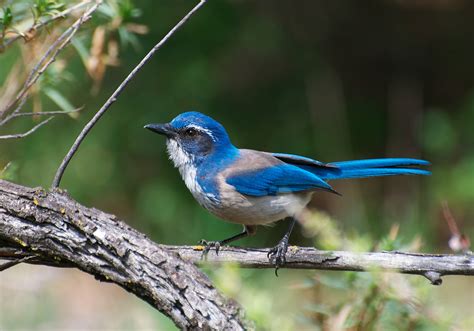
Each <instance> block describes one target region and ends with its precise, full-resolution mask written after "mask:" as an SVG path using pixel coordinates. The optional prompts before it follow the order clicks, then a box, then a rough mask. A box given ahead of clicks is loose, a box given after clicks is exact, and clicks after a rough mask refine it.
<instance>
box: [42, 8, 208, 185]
mask: <svg viewBox="0 0 474 331" xmlns="http://www.w3.org/2000/svg"><path fill="white" fill-rule="evenodd" d="M205 3H206V0H200V1H199V3H198V4H197V5H196V6H195V7H194V8H193V9H191V11H189V13H187V14H186V15H185V16H184V17H183V18H182V19H181V20H180V21H179V22H178V23H177V24H176V25H175V26H174V27H173V28H172V29H171V30H170V31H169V32H168V33H167V34H166V35H165V36H164V37H163V39H161V40H160V41H159V42H158V43H157V44H156V45H155V46H153V48H152V49H151V50H150V51H149V52H148V53H147V54H146V55H145V57H144V58H143V59H142V60H141V61H140V63H138V64H137V66H136V67H135V68H134V69H133V70H132V71H131V72H130V73H129V74H128V75H127V77H126V78H125V79H124V80H123V81H122V83H120V85H119V86H118V87H117V89H116V90H115V91H114V93H112V95H111V96H110V97H109V98H108V99H107V101H106V102H105V103H104V105H103V106H102V107H101V108H100V109H99V111H97V113H96V114H95V115H94V117H92V119H91V120H90V121H89V122H88V123H87V124H86V126H85V127H84V128H83V129H82V131H81V133H80V134H79V135H78V136H77V138H76V140H75V141H74V144H73V145H72V146H71V148H70V149H69V151H68V153H67V154H66V156H65V157H64V159H63V160H62V162H61V165H60V166H59V168H58V170H57V171H56V175H55V176H54V180H53V183H52V184H51V187H52V188H57V187H59V183H60V182H61V178H62V176H63V174H64V171H65V170H66V167H67V166H68V164H69V162H70V161H71V159H72V157H73V156H74V154H75V153H76V152H77V149H78V148H79V146H80V145H81V143H82V141H83V140H84V138H85V137H86V136H87V134H88V133H89V131H90V130H91V129H92V128H93V127H94V125H95V124H96V123H97V122H98V121H99V119H100V118H101V117H102V115H104V114H105V112H106V111H107V110H108V109H109V108H110V106H111V105H112V104H113V103H114V102H115V101H116V100H117V98H118V97H119V96H120V94H122V92H123V90H124V89H125V87H127V85H128V83H130V81H131V80H132V79H133V78H134V77H135V75H136V74H137V73H138V72H139V71H140V69H141V68H142V67H143V66H144V65H145V64H146V63H147V62H148V61H149V60H150V59H151V58H152V57H153V55H154V54H155V53H156V52H157V51H158V50H159V49H160V48H161V47H162V46H163V45H164V44H165V43H166V42H167V41H168V39H169V38H170V37H171V36H172V35H173V34H174V33H175V32H176V31H177V30H178V29H179V28H181V26H183V24H184V23H186V21H187V20H188V19H189V18H190V17H191V16H192V15H193V14H194V13H195V12H197V11H198V10H199V9H200V8H201V7H202V6H203V5H204V4H205Z"/></svg>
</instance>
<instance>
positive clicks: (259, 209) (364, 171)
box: [144, 111, 431, 275]
mask: <svg viewBox="0 0 474 331" xmlns="http://www.w3.org/2000/svg"><path fill="white" fill-rule="evenodd" d="M144 128H146V129H149V130H151V131H153V132H155V133H158V134H160V135H163V136H165V137H166V146H167V152H168V154H169V158H170V159H171V161H172V162H173V164H174V166H175V167H176V168H178V170H179V173H180V174H181V177H182V179H183V180H184V183H185V184H186V186H187V188H188V189H189V191H190V192H191V194H192V195H193V196H194V198H195V200H196V201H197V202H198V203H199V204H200V205H201V206H202V207H204V208H205V209H207V210H208V211H209V212H211V213H212V214H214V215H215V216H217V217H218V218H220V219H223V220H225V221H228V222H231V223H237V224H241V225H243V231H242V232H240V233H238V234H236V235H234V236H231V237H229V238H226V239H223V240H219V241H206V240H201V241H200V243H201V244H202V245H204V249H203V255H207V253H208V252H209V250H211V249H212V248H214V249H215V251H216V254H218V253H219V249H220V247H221V246H222V245H226V244H229V243H230V242H233V241H235V240H238V239H241V238H244V237H247V236H252V235H255V233H256V231H257V226H259V225H269V224H272V223H275V222H277V221H280V220H284V219H289V225H288V229H287V231H286V232H285V234H284V236H283V237H282V239H281V240H280V241H279V242H278V244H277V245H276V246H275V247H273V248H271V249H270V250H269V251H268V254H267V257H268V258H269V260H270V262H271V263H272V264H273V265H274V266H275V273H276V274H277V275H278V273H277V271H278V268H280V267H281V266H283V265H284V264H285V263H286V253H287V251H288V246H289V238H290V235H291V232H292V230H293V227H294V225H295V223H296V221H297V220H298V219H299V218H301V216H302V213H303V212H304V210H305V208H306V206H307V205H308V203H309V202H310V200H311V198H312V196H313V195H314V193H315V192H319V191H325V192H329V193H333V194H338V195H339V193H338V192H337V191H335V190H334V189H333V188H332V187H331V186H330V184H329V183H328V182H329V181H332V180H338V179H350V178H364V177H379V176H394V175H430V174H431V172H430V171H429V170H426V169H424V167H427V166H429V165H430V162H428V161H425V160H419V159H414V158H378V159H364V160H352V161H342V162H331V163H324V162H320V161H317V160H313V159H311V158H308V157H305V156H300V155H295V154H286V153H271V152H264V151H257V150H252V149H239V148H237V147H236V146H234V145H233V144H232V142H231V140H230V138H229V135H228V133H227V131H226V129H225V128H224V126H223V125H222V124H220V123H219V122H218V121H216V120H214V119H213V118H211V117H209V116H207V115H205V114H202V113H200V112H197V111H188V112H184V113H181V114H179V115H178V116H176V117H175V118H174V119H173V120H172V121H171V122H169V123H163V124H160V123H152V124H147V125H145V126H144Z"/></svg>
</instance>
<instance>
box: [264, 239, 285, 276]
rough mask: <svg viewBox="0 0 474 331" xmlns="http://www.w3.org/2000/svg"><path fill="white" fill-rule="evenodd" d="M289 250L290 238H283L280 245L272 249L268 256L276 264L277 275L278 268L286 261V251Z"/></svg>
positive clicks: (276, 274)
mask: <svg viewBox="0 0 474 331" xmlns="http://www.w3.org/2000/svg"><path fill="white" fill-rule="evenodd" d="M287 251H288V239H287V238H283V239H282V240H280V242H279V243H278V245H276V246H275V247H273V248H272V249H270V250H269V251H268V253H267V257H268V259H269V260H270V262H271V263H274V264H275V276H277V277H278V269H279V268H280V267H282V266H283V265H284V264H285V263H286V252H287Z"/></svg>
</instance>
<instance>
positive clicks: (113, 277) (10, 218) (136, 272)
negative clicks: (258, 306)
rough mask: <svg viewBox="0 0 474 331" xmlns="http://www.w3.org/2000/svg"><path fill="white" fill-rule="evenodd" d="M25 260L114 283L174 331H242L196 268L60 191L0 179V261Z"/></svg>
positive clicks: (232, 307)
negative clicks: (173, 325)
mask: <svg viewBox="0 0 474 331" xmlns="http://www.w3.org/2000/svg"><path fill="white" fill-rule="evenodd" d="M29 256H33V257H31V258H28V259H25V260H22V261H24V262H28V263H41V264H46V265H52V266H60V267H70V266H74V267H76V268H79V269H81V270H83V271H85V272H87V273H90V274H92V275H94V276H95V277H96V278H97V279H99V280H103V281H109V282H113V283H116V284H118V285H119V286H121V287H123V288H124V289H126V290H127V291H129V292H132V293H133V294H135V295H137V296H138V297H140V298H142V299H143V300H145V301H147V302H148V303H150V304H151V305H152V306H154V307H155V308H157V309H158V310H160V311H162V312H163V313H164V314H166V315H168V316H169V317H170V318H172V319H173V321H174V322H175V323H176V325H177V326H178V327H180V328H182V329H196V330H202V329H217V330H223V329H228V330H242V329H246V328H248V326H246V325H245V324H244V323H245V322H244V319H243V317H242V316H241V315H242V311H241V308H240V307H239V306H238V305H237V304H236V303H235V302H233V301H229V300H227V299H225V298H224V297H223V296H222V295H221V294H219V293H218V291H217V290H216V289H215V288H214V287H213V286H212V283H211V282H210V281H209V279H208V278H207V276H206V275H205V274H203V273H202V272H201V271H200V270H199V269H198V268H196V267H195V266H194V265H193V264H192V263H189V262H186V261H184V260H183V259H181V258H180V257H179V256H178V255H177V254H176V253H174V252H171V251H168V250H166V249H164V248H162V247H160V246H159V245H156V244H155V243H153V242H152V241H151V240H150V239H148V238H147V237H146V236H145V235H143V234H141V233H139V232H137V231H135V230H134V229H132V228H130V227H129V226H127V225H126V224H125V223H123V222H121V221H120V220H118V219H117V218H116V217H115V216H114V215H110V214H106V213H104V212H102V211H100V210H97V209H93V208H86V207H84V206H82V205H80V204H78V203H77V202H76V201H74V200H72V199H71V198H70V197H68V195H67V194H65V193H63V192H61V191H55V192H52V193H47V192H45V191H44V190H42V189H32V188H27V187H23V186H19V185H15V184H12V183H9V182H6V181H1V180H0V258H1V257H3V258H9V259H12V258H15V259H24V258H27V257H29ZM9 266H11V264H9V262H7V264H6V265H5V264H4V265H3V268H4V269H6V268H8V267H9ZM1 268H2V265H0V269H1Z"/></svg>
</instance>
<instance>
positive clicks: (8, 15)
mask: <svg viewBox="0 0 474 331" xmlns="http://www.w3.org/2000/svg"><path fill="white" fill-rule="evenodd" d="M12 21H13V14H12V10H11V8H10V7H5V8H3V16H1V17H0V29H1V30H2V32H3V33H5V31H6V30H7V29H8V28H9V27H10V25H11V24H12Z"/></svg>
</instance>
